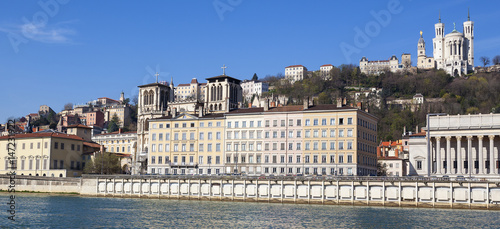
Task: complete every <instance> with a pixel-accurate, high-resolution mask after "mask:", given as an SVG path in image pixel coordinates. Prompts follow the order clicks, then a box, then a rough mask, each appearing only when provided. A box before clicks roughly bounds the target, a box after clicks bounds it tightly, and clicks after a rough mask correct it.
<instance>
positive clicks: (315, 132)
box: [313, 130, 319, 138]
mask: <svg viewBox="0 0 500 229" xmlns="http://www.w3.org/2000/svg"><path fill="white" fill-rule="evenodd" d="M313 133H314V137H315V138H317V137H318V136H319V135H318V130H315V131H314V132H313Z"/></svg>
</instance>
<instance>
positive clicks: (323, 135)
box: [321, 130, 326, 138]
mask: <svg viewBox="0 0 500 229" xmlns="http://www.w3.org/2000/svg"><path fill="white" fill-rule="evenodd" d="M321 137H323V138H326V130H322V131H321Z"/></svg>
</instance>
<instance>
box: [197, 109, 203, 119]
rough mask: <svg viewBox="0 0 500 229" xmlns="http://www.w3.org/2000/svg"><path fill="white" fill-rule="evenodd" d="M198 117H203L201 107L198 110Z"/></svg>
mask: <svg viewBox="0 0 500 229" xmlns="http://www.w3.org/2000/svg"><path fill="white" fill-rule="evenodd" d="M198 117H200V118H201V117H203V107H199V108H198Z"/></svg>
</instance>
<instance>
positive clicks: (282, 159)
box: [200, 155, 352, 164]
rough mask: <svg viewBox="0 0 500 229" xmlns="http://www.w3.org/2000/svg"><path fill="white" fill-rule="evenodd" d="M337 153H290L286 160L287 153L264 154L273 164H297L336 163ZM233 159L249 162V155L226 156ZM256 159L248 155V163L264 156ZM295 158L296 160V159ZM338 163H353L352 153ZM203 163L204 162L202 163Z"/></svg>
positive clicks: (339, 158) (340, 158)
mask: <svg viewBox="0 0 500 229" xmlns="http://www.w3.org/2000/svg"><path fill="white" fill-rule="evenodd" d="M335 157H336V156H335V155H329V156H327V155H321V158H320V155H313V156H312V160H311V156H310V155H304V156H302V155H288V160H286V159H287V158H286V156H285V155H279V157H278V155H264V163H273V164H277V163H282V164H285V163H297V164H300V163H320V159H321V163H335ZM278 158H279V162H278ZM200 159H203V156H200ZM231 159H232V163H247V162H246V160H247V156H246V155H243V156H239V157H238V156H237V155H230V156H226V163H231ZM255 159H256V160H255V161H254V155H248V163H262V160H261V159H262V156H261V155H257V156H256V158H255ZM294 159H295V160H294ZM327 159H330V160H329V161H327ZM337 163H352V155H347V160H346V161H344V155H339V156H338V162H337ZM200 164H202V163H200Z"/></svg>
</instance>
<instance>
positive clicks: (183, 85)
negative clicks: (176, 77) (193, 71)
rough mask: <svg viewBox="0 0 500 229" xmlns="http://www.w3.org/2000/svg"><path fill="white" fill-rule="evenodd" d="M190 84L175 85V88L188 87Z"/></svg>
mask: <svg viewBox="0 0 500 229" xmlns="http://www.w3.org/2000/svg"><path fill="white" fill-rule="evenodd" d="M190 85H191V84H188V83H182V84H179V85H177V87H185V86H190Z"/></svg>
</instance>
